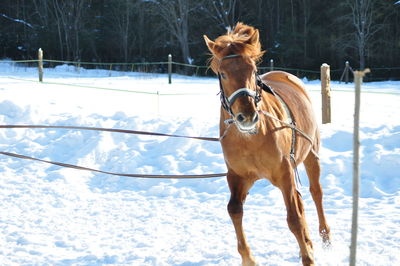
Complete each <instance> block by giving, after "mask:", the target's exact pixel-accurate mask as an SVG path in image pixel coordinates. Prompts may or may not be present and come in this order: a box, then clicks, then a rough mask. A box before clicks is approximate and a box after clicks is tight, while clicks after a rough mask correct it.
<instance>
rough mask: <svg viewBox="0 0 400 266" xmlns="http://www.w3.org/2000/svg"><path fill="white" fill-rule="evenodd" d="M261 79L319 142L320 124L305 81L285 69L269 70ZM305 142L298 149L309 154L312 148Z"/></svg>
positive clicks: (300, 126)
mask: <svg viewBox="0 0 400 266" xmlns="http://www.w3.org/2000/svg"><path fill="white" fill-rule="evenodd" d="M261 79H262V81H263V82H264V83H265V84H267V85H269V86H271V87H272V89H273V90H274V91H276V93H277V94H278V95H279V96H280V97H281V98H282V99H283V101H284V102H285V104H286V105H287V106H288V107H289V109H290V111H291V113H292V115H293V116H294V117H293V118H294V120H295V122H296V126H297V127H298V128H299V129H301V130H302V131H303V132H305V133H306V134H307V135H308V136H310V137H311V138H312V139H314V142H315V143H318V142H319V140H318V139H319V134H318V124H317V121H316V118H315V115H314V109H313V107H312V104H311V99H310V96H309V95H308V93H307V91H306V88H305V86H304V83H303V82H302V81H301V80H300V79H299V78H297V77H296V76H294V75H292V74H290V73H287V72H284V71H271V72H268V73H266V74H264V75H262V77H261ZM304 141H305V140H304ZM304 143H305V145H302V148H300V150H298V151H299V152H300V154H301V153H303V154H307V153H308V150H309V149H310V146H309V143H308V141H305V142H304ZM298 148H299V147H298ZM300 157H303V156H300ZM302 160H304V158H301V159H300V161H302Z"/></svg>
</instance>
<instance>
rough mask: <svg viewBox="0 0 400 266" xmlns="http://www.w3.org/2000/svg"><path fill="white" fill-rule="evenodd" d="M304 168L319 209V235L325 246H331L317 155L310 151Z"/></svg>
mask: <svg viewBox="0 0 400 266" xmlns="http://www.w3.org/2000/svg"><path fill="white" fill-rule="evenodd" d="M304 166H305V168H306V171H307V175H308V178H309V180H310V192H311V195H312V198H313V200H314V202H315V206H316V207H317V213H318V220H319V234H320V235H321V237H322V241H323V242H324V244H325V245H330V228H329V226H328V224H327V223H326V219H325V213H324V207H323V204H322V194H323V193H322V187H321V184H320V182H319V178H320V174H321V166H320V162H319V158H318V157H317V155H316V154H315V153H314V152H313V151H310V153H309V154H308V155H307V158H306V159H305V160H304Z"/></svg>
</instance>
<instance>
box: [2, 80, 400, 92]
mask: <svg viewBox="0 0 400 266" xmlns="http://www.w3.org/2000/svg"><path fill="white" fill-rule="evenodd" d="M7 78H9V79H13V80H19V81H27V82H33V83H42V84H49V85H59V86H71V87H78V88H88V89H97V90H108V91H116V92H128V93H136V94H147V95H155V96H204V95H209V94H207V93H161V92H148V91H134V90H124V89H115V88H107V87H96V86H89V85H81V84H75V83H63V82H52V81H42V82H40V81H38V80H32V79H23V78H16V77H10V76H7ZM308 91H320V90H315V89H309V90H308ZM331 91H332V92H350V93H353V91H352V90H343V89H335V88H331ZM361 93H371V94H386V95H400V92H398V93H397V92H383V91H365V90H364V91H362V92H361Z"/></svg>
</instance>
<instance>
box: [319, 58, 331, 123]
mask: <svg viewBox="0 0 400 266" xmlns="http://www.w3.org/2000/svg"><path fill="white" fill-rule="evenodd" d="M330 81H331V74H330V66H329V65H328V64H326V63H324V64H322V65H321V94H322V124H327V123H330V122H331V86H330Z"/></svg>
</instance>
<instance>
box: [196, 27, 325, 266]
mask: <svg viewBox="0 0 400 266" xmlns="http://www.w3.org/2000/svg"><path fill="white" fill-rule="evenodd" d="M204 39H205V41H206V44H207V46H208V49H209V50H210V51H211V53H212V57H211V59H210V67H211V69H212V70H213V71H214V72H215V73H216V74H218V77H219V80H220V87H221V103H222V107H221V118H220V136H221V145H222V150H223V153H224V158H225V162H226V166H227V168H228V174H227V180H228V184H229V189H230V191H231V197H230V200H229V203H228V212H229V215H230V217H231V219H232V222H233V225H234V227H235V232H236V237H237V246H238V251H239V253H240V255H241V256H242V264H243V265H255V260H254V257H253V256H252V255H251V252H250V247H249V245H248V244H247V241H246V237H245V234H244V232H243V227H242V217H243V204H244V201H245V199H246V196H247V194H248V191H249V189H250V188H251V187H252V186H253V184H254V182H255V181H256V180H258V179H261V178H266V179H268V180H269V181H270V182H271V183H272V184H273V185H275V186H276V187H278V188H279V189H280V190H281V192H282V194H283V199H284V201H285V205H286V209H287V223H288V225H289V228H290V230H291V231H292V233H293V234H294V235H295V237H296V239H297V242H298V244H299V246H300V254H301V257H302V262H303V264H304V265H313V264H314V258H313V245H312V242H311V239H310V236H309V232H308V227H307V223H306V219H305V214H304V207H303V201H302V199H301V195H300V193H299V192H298V191H297V189H296V179H295V176H296V175H295V173H296V171H295V170H296V167H297V165H298V164H300V163H304V166H305V168H306V172H307V175H308V177H309V180H310V191H311V195H312V198H313V200H314V202H315V205H316V207H317V212H318V219H319V232H320V235H321V236H322V239H323V241H324V243H325V244H329V243H330V235H329V232H330V230H329V227H328V225H327V223H326V220H325V215H324V210H323V206H322V188H321V185H320V182H319V177H320V163H319V158H318V155H317V152H318V149H319V145H320V138H319V131H318V126H317V122H316V119H315V116H314V113H313V108H312V106H311V101H310V97H309V96H308V94H307V92H306V90H305V88H304V85H303V83H302V82H301V81H300V80H299V79H298V78H297V77H295V76H293V75H291V74H289V73H286V72H282V71H272V72H269V73H267V74H264V75H262V76H261V78H259V77H258V75H257V66H256V63H257V61H258V60H259V59H260V58H261V56H262V55H263V52H262V51H261V44H260V42H259V33H258V30H256V29H254V28H253V27H251V26H247V25H244V24H242V23H238V24H237V25H236V26H235V27H234V29H233V30H228V32H227V34H226V35H223V36H220V37H218V38H217V39H216V40H215V41H211V40H210V39H208V38H207V36H204ZM290 120H291V121H290ZM287 121H288V122H287ZM231 125H235V126H231Z"/></svg>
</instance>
